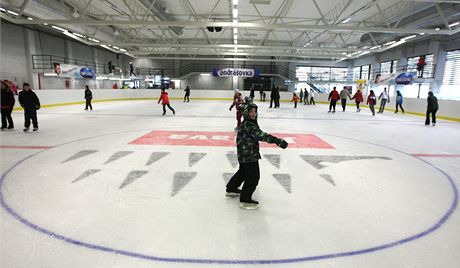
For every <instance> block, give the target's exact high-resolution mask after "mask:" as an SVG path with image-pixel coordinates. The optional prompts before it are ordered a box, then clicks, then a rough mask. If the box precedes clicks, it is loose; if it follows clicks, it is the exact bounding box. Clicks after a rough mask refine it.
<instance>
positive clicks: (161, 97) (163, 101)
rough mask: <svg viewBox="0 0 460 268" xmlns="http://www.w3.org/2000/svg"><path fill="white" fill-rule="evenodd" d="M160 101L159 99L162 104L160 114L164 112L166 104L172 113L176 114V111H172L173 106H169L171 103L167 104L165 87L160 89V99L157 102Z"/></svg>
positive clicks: (167, 98)
mask: <svg viewBox="0 0 460 268" xmlns="http://www.w3.org/2000/svg"><path fill="white" fill-rule="evenodd" d="M160 101H161V104H163V114H162V115H165V114H166V106H168V108H169V110H171V111H172V112H173V114H176V111H174V109H173V107H171V105H170V104H169V97H168V92H166V89H165V88H162V89H161V95H160V99H158V103H160Z"/></svg>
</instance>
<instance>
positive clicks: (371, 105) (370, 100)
mask: <svg viewBox="0 0 460 268" xmlns="http://www.w3.org/2000/svg"><path fill="white" fill-rule="evenodd" d="M376 104H377V97H375V93H374V91H373V90H372V89H371V91H370V92H369V96H368V97H367V105H369V108H370V109H371V112H372V115H375V109H374V105H376Z"/></svg>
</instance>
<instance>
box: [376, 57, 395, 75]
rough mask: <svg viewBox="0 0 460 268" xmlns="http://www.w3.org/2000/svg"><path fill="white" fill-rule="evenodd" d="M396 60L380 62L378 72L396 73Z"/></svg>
mask: <svg viewBox="0 0 460 268" xmlns="http://www.w3.org/2000/svg"><path fill="white" fill-rule="evenodd" d="M397 65H398V61H397V60H390V61H385V62H381V63H380V74H393V73H396V67H397Z"/></svg>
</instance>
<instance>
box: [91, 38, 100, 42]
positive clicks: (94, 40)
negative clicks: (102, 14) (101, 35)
mask: <svg viewBox="0 0 460 268" xmlns="http://www.w3.org/2000/svg"><path fill="white" fill-rule="evenodd" d="M88 39H89V40H90V41H93V42H96V43H99V42H100V41H99V40H97V39H94V38H91V37H90V38H88Z"/></svg>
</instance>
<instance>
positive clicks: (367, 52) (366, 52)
mask: <svg viewBox="0 0 460 268" xmlns="http://www.w3.org/2000/svg"><path fill="white" fill-rule="evenodd" d="M369 53H371V52H370V51H364V52H363V53H361V55H360V56H362V55H366V54H369Z"/></svg>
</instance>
